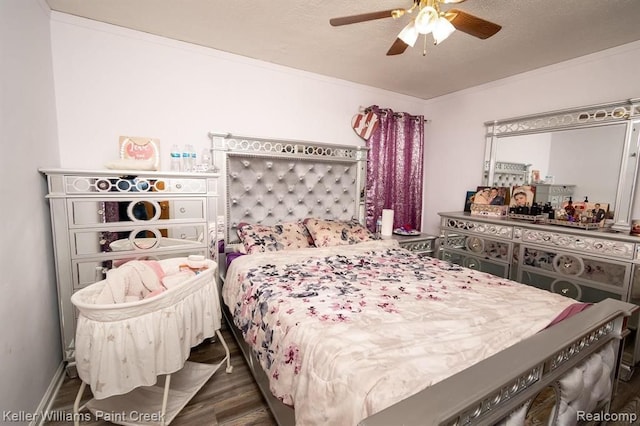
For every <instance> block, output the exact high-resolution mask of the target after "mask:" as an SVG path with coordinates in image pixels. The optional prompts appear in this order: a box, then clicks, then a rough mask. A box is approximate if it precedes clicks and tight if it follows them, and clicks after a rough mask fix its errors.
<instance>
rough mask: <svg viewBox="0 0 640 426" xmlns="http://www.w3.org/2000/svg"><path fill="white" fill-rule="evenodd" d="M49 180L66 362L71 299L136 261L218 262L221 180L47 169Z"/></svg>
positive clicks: (72, 324)
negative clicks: (193, 256)
mask: <svg viewBox="0 0 640 426" xmlns="http://www.w3.org/2000/svg"><path fill="white" fill-rule="evenodd" d="M40 172H41V173H43V174H44V175H45V176H46V178H47V185H48V193H47V199H48V200H49V205H50V210H51V224H52V232H53V249H54V254H55V263H56V280H57V287H58V307H59V314H60V328H61V335H62V348H63V359H64V361H66V362H67V366H68V367H69V366H71V365H73V361H74V338H75V329H76V320H77V312H76V309H75V308H74V306H73V305H72V303H71V295H72V294H73V293H74V292H75V291H77V290H79V289H81V288H83V287H86V286H87V285H89V284H92V283H94V282H97V281H100V280H102V279H104V278H105V277H106V272H107V271H108V270H109V269H110V268H113V267H117V266H118V265H120V264H122V263H124V262H126V261H128V260H132V259H148V260H159V259H164V258H169V257H182V256H188V255H190V254H200V255H204V256H206V257H208V258H214V259H215V258H216V256H217V247H216V246H217V241H216V218H217V212H216V207H217V206H216V203H217V197H218V175H214V174H184V173H182V174H180V173H162V172H148V171H145V172H138V171H113V170H100V171H83V170H62V169H42V170H40Z"/></svg>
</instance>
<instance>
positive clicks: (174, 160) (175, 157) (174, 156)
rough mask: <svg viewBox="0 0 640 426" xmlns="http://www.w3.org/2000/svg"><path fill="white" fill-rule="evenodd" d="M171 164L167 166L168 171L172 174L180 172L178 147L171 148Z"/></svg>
mask: <svg viewBox="0 0 640 426" xmlns="http://www.w3.org/2000/svg"><path fill="white" fill-rule="evenodd" d="M170 155H171V163H170V164H169V169H170V170H171V171H172V172H179V171H180V170H181V167H180V148H178V145H175V144H174V145H173V146H171V154H170Z"/></svg>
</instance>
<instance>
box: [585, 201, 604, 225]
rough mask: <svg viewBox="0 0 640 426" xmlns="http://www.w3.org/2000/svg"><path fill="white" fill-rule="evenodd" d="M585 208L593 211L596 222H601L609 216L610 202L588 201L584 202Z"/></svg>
mask: <svg viewBox="0 0 640 426" xmlns="http://www.w3.org/2000/svg"><path fill="white" fill-rule="evenodd" d="M584 209H585V210H586V211H590V212H591V214H592V215H593V221H594V222H597V223H600V222H602V221H603V220H605V219H606V218H607V213H608V212H609V204H608V203H591V202H586V203H584Z"/></svg>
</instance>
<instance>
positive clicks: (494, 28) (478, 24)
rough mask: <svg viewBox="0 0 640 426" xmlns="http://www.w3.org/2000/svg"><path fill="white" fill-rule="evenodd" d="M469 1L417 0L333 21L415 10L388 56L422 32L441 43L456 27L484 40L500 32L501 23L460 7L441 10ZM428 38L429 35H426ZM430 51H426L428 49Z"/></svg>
mask: <svg viewBox="0 0 640 426" xmlns="http://www.w3.org/2000/svg"><path fill="white" fill-rule="evenodd" d="M463 1H465V0H414V1H413V6H411V7H410V8H408V9H403V8H398V9H389V10H382V11H379V12H370V13H362V14H359V15H352V16H343V17H340V18H332V19H330V20H329V23H330V24H331V25H332V26H334V27H338V26H342V25H349V24H355V23H358V22H366V21H373V20H375V19H384V18H393V19H398V18H400V17H402V16H404V15H407V14H413V13H414V12H416V13H415V17H414V18H413V19H411V21H409V23H408V24H407V25H406V26H405V27H404V28H403V29H402V31H400V34H398V37H397V38H396V40H395V41H394V42H393V44H392V45H391V47H390V48H389V50H388V51H387V55H399V54H401V53H403V52H404V51H405V50H406V49H407V47H409V46H411V47H413V46H414V45H415V43H416V40H418V37H419V36H420V35H425V36H426V35H427V34H429V33H431V34H432V35H433V40H434V44H439V43H440V42H442V41H443V40H444V39H446V38H447V37H449V36H450V35H451V34H452V33H453V32H454V31H455V30H459V31H462V32H464V33H467V34H469V35H472V36H474V37H478V38H480V39H486V38H489V37H491V36H492V35H494V34H495V33H497V32H498V31H500V29H501V28H502V27H501V26H500V25H498V24H494V23H493V22H489V21H486V20H484V19H482V18H478V17H477V16H474V15H471V14H469V13H466V12H464V11H462V10H459V9H449V10H441V9H440V5H441V4H453V3H462V2H463ZM425 41H426V37H425ZM425 53H426V52H425Z"/></svg>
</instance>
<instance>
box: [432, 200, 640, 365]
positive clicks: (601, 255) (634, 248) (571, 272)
mask: <svg viewBox="0 0 640 426" xmlns="http://www.w3.org/2000/svg"><path fill="white" fill-rule="evenodd" d="M440 217H441V222H440V230H441V245H440V256H441V258H442V259H443V260H447V261H450V262H453V263H456V264H459V265H462V266H466V267H468V268H472V269H477V270H481V271H484V272H488V273H491V274H493V275H498V276H501V277H505V278H510V279H512V280H515V281H518V282H521V283H524V284H527V285H532V286H535V287H539V288H542V289H545V290H549V291H552V292H555V293H558V294H562V295H565V296H568V297H571V298H573V299H576V300H579V301H581V302H588V303H597V302H599V301H601V300H604V299H606V298H613V299H618V300H623V301H627V302H632V303H635V304H640V238H638V237H635V236H630V235H626V234H620V233H615V232H607V231H601V230H581V229H574V228H566V227H563V226H554V225H542V224H532V223H528V222H524V221H516V220H509V219H502V218H489V217H484V216H473V215H470V214H468V213H463V212H452V213H440ZM637 317H638V314H635V316H634V318H632V319H630V320H629V324H630V328H631V329H632V330H633V332H634V333H635V334H638V323H639V319H638V318H637ZM628 342H630V347H629V348H627V351H626V353H625V357H626V359H625V363H624V364H625V365H626V366H627V368H628V369H629V370H628V372H629V374H631V373H630V372H631V371H632V370H633V366H634V365H635V364H637V363H638V361H640V338H635V339H634V338H631V339H628Z"/></svg>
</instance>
